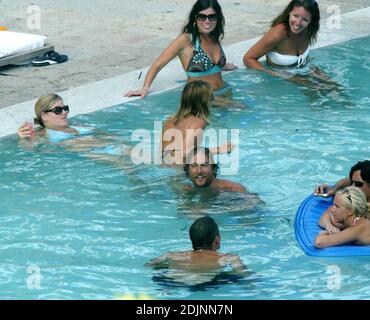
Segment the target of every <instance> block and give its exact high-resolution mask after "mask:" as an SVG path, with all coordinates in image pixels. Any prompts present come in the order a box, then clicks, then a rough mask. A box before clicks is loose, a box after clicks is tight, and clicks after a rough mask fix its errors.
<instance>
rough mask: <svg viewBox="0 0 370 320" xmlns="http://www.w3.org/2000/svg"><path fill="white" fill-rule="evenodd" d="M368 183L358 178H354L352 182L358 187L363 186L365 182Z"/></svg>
mask: <svg viewBox="0 0 370 320" xmlns="http://www.w3.org/2000/svg"><path fill="white" fill-rule="evenodd" d="M365 183H367V182H366V181H358V180H352V184H353V185H354V186H355V187H357V188H362V187H363V186H364V184H365Z"/></svg>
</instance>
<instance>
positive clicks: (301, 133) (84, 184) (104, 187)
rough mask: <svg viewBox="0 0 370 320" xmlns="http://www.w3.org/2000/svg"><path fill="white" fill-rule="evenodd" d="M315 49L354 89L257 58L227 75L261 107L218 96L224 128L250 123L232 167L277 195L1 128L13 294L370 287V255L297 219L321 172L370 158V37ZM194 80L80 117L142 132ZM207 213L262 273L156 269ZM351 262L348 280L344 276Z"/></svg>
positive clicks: (343, 295) (282, 294)
mask: <svg viewBox="0 0 370 320" xmlns="http://www.w3.org/2000/svg"><path fill="white" fill-rule="evenodd" d="M353 48H355V51H354V49H353ZM313 56H314V61H313V62H314V63H315V64H316V65H320V66H321V67H322V69H324V70H325V71H327V72H328V73H329V74H331V75H332V76H333V79H334V80H335V81H337V82H338V83H340V84H341V85H342V86H343V88H344V89H343V92H342V93H339V94H338V93H333V92H331V93H328V92H325V91H324V90H321V91H317V90H314V89H309V88H305V87H302V86H299V85H296V84H293V83H290V82H288V81H284V80H280V79H275V78H271V77H269V76H267V75H264V74H262V73H259V72H253V71H250V70H239V71H236V72H233V73H231V74H228V75H226V76H225V78H226V80H227V81H228V82H229V83H230V84H231V85H232V86H233V87H234V96H235V97H236V99H238V100H240V101H244V102H246V103H247V104H248V105H249V108H247V109H244V110H222V109H213V110H212V111H213V116H212V123H211V128H228V129H239V130H240V145H239V147H240V164H239V166H240V169H239V173H238V174H237V175H233V176H223V177H224V178H228V179H230V180H234V181H237V182H240V183H242V184H243V185H245V186H246V187H247V188H248V189H249V190H250V191H252V192H256V193H258V194H259V195H260V196H261V198H262V199H263V200H264V201H265V204H264V205H259V206H258V207H257V208H254V209H253V208H248V206H247V207H244V206H243V201H242V199H240V198H239V196H238V195H235V194H220V195H218V196H209V195H204V194H202V193H200V194H199V195H196V196H194V195H192V194H189V193H187V192H184V191H181V189H179V188H178V187H177V186H178V185H179V184H180V185H182V184H186V183H187V180H186V178H185V175H184V174H183V173H182V172H181V170H175V169H171V168H161V167H158V166H155V165H139V166H134V165H131V164H127V163H126V164H121V165H120V164H116V165H112V164H110V163H105V162H101V161H93V160H90V159H87V158H86V157H85V156H84V155H83V154H81V153H75V152H70V151H66V150H65V149H64V148H63V147H60V146H48V145H44V146H38V147H37V148H35V150H25V149H23V148H21V147H20V146H19V145H18V139H17V138H16V137H15V136H12V137H8V138H5V139H1V140H0V150H1V151H0V177H1V181H0V252H1V254H0V298H1V299H113V298H115V297H116V296H118V295H121V296H122V295H130V294H131V295H133V296H134V297H138V296H139V295H140V294H146V295H147V296H150V297H152V298H155V299H368V298H369V297H370V279H369V277H368V274H369V271H370V257H356V258H314V257H308V256H306V255H305V254H304V253H303V251H302V250H301V249H300V248H299V246H298V244H297V242H296V240H295V237H294V229H293V222H294V217H295V212H296V210H297V208H298V206H299V204H300V202H301V201H302V200H303V199H304V198H305V197H306V196H307V195H308V194H309V193H310V192H312V190H313V188H314V186H315V185H316V184H318V183H322V182H335V181H336V180H338V179H339V178H342V177H344V176H346V175H347V174H348V171H349V169H350V167H351V166H352V165H353V164H354V163H355V162H357V161H359V160H363V159H366V158H367V159H368V158H369V154H370V145H369V142H368V141H369V140H368V137H369V136H370V97H369V91H368V84H369V79H370V58H369V57H370V38H362V39H356V40H352V41H349V42H346V43H343V44H340V45H336V46H334V47H327V48H323V49H318V50H315V51H314V52H313ZM180 93H181V89H177V90H174V91H171V92H168V93H165V94H159V95H152V96H149V97H148V98H146V99H145V100H140V101H134V102H132V103H127V104H124V105H120V106H115V107H111V108H108V109H104V110H102V111H99V112H95V113H93V114H89V115H81V116H78V117H74V118H73V119H71V123H72V124H82V125H89V126H93V127H96V128H99V129H100V130H102V131H106V132H109V133H111V134H117V135H118V136H119V137H120V138H121V139H125V140H129V139H130V136H131V133H132V132H133V130H135V129H137V128H139V127H140V128H145V129H151V130H152V132H153V121H155V120H164V119H165V118H166V117H167V116H168V115H169V114H171V113H174V111H175V110H176V108H177V106H178V101H179V96H180ZM71 107H72V108H73V106H71ZM205 213H209V214H211V215H212V216H213V217H214V218H215V219H216V221H217V222H218V224H219V226H220V232H221V236H222V244H221V251H222V252H233V253H237V254H239V255H240V256H241V258H242V259H243V261H244V262H245V263H246V264H247V265H248V268H249V270H250V271H252V274H251V275H250V276H249V277H246V278H245V279H240V280H239V281H237V282H230V283H226V284H225V283H224V284H212V285H209V286H206V287H198V288H191V287H186V286H180V285H178V286H176V285H171V286H169V285H165V284H161V283H159V282H156V281H153V279H152V277H153V273H152V270H151V269H149V268H145V267H143V265H144V264H145V263H146V262H147V261H148V260H149V259H151V258H153V257H156V256H158V255H160V254H162V253H164V252H167V251H177V250H187V249H190V247H191V245H190V241H189V239H188V228H189V226H190V224H191V223H192V221H193V219H194V218H195V217H199V216H201V215H203V214H205ZM338 271H339V272H340V282H339V285H338V283H337V282H335V280H333V272H338ZM35 272H36V273H37V272H40V274H41V280H40V282H39V283H38V284H37V282H34V281H33V280H35V278H32V277H33V276H34V275H35V274H36V273H35ZM337 275H338V273H337ZM35 283H36V287H37V288H35Z"/></svg>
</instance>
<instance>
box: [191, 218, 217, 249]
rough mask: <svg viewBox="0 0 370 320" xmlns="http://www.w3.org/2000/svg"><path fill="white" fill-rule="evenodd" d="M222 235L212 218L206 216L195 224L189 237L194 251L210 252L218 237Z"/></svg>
mask: <svg viewBox="0 0 370 320" xmlns="http://www.w3.org/2000/svg"><path fill="white" fill-rule="evenodd" d="M219 234H220V232H219V230H218V226H217V223H216V221H215V220H214V219H212V218H211V217H210V216H204V217H202V218H199V219H197V220H195V221H194V222H193V224H192V225H191V226H190V229H189V236H190V240H191V243H192V245H193V249H194V250H202V249H203V250H210V249H212V244H213V242H214V241H215V238H216V236H218V235H219Z"/></svg>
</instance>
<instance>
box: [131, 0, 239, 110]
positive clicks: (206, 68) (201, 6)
mask: <svg viewBox="0 0 370 320" xmlns="http://www.w3.org/2000/svg"><path fill="white" fill-rule="evenodd" d="M224 25H225V19H224V16H223V14H222V10H221V7H220V5H219V3H218V2H217V0H197V1H196V2H195V4H194V5H193V8H192V10H191V12H190V15H189V19H188V23H187V24H186V25H185V26H184V28H183V29H182V33H181V34H180V35H179V36H178V37H177V38H176V39H175V40H174V41H173V42H172V43H171V44H170V45H169V46H168V47H167V48H166V49H165V50H164V51H163V52H162V54H161V55H160V56H159V58H157V60H155V61H154V63H153V64H152V65H151V67H150V69H149V71H148V73H147V75H146V77H145V80H144V84H143V87H142V88H141V89H139V90H134V91H129V92H127V93H126V94H125V96H127V97H131V96H140V97H141V98H144V97H145V96H146V95H147V94H148V93H149V90H150V86H151V84H152V82H153V81H154V79H155V77H156V76H157V74H158V72H159V71H160V70H161V69H162V68H164V67H165V66H166V65H167V64H168V63H169V62H170V61H171V60H172V59H174V58H175V57H176V56H177V57H179V59H180V61H181V64H182V66H183V68H184V70H185V71H186V73H187V76H188V82H191V81H194V80H203V81H206V82H208V83H209V84H210V85H211V87H212V90H213V91H214V92H215V94H224V93H225V92H224V91H227V90H226V89H229V91H230V89H231V88H230V87H228V86H227V85H226V84H225V82H224V81H223V80H222V76H221V71H222V70H226V71H229V70H234V69H236V68H237V67H236V66H235V65H233V64H230V63H226V57H225V53H224V51H223V50H222V47H221V43H220V41H221V39H222V37H223V35H224ZM221 90H222V91H221ZM217 100H218V101H217V103H216V104H217V105H220V106H221V105H223V103H222V101H221V100H222V99H220V98H219V97H217ZM218 102H220V103H218ZM239 106H240V104H239Z"/></svg>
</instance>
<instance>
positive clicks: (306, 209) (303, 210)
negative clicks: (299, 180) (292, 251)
mask: <svg viewBox="0 0 370 320" xmlns="http://www.w3.org/2000/svg"><path fill="white" fill-rule="evenodd" d="M332 204H333V197H330V198H323V197H317V196H314V195H313V194H311V195H310V196H308V197H307V198H306V199H304V200H303V202H302V203H301V205H300V206H299V208H298V210H297V214H296V217H295V221H294V229H295V237H296V239H297V241H298V243H299V245H300V246H301V248H302V250H303V251H304V252H305V253H306V254H307V255H309V256H316V257H346V256H370V246H357V245H341V246H336V247H329V248H322V249H318V248H315V246H314V242H315V238H316V236H317V235H318V234H319V232H320V231H322V230H323V229H322V228H321V227H320V226H319V219H320V217H321V215H322V214H323V213H324V211H325V210H326V209H327V208H329V207H330V206H331V205H332Z"/></svg>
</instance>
